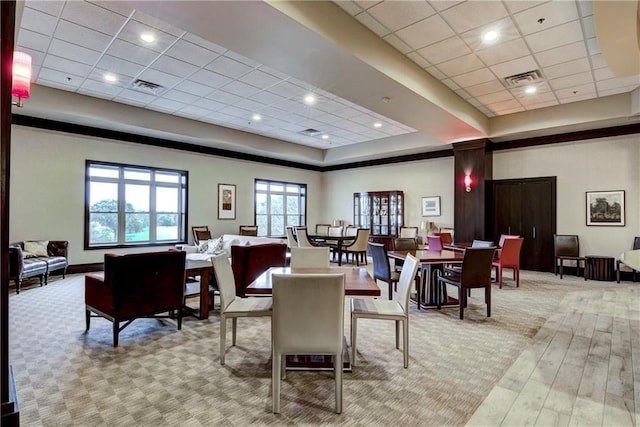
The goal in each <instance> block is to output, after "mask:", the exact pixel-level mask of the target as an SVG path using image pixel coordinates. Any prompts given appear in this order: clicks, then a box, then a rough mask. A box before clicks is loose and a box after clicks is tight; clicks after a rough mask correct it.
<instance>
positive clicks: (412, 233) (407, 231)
mask: <svg viewBox="0 0 640 427" xmlns="http://www.w3.org/2000/svg"><path fill="white" fill-rule="evenodd" d="M400 237H402V238H411V239H415V238H416V237H418V227H400Z"/></svg>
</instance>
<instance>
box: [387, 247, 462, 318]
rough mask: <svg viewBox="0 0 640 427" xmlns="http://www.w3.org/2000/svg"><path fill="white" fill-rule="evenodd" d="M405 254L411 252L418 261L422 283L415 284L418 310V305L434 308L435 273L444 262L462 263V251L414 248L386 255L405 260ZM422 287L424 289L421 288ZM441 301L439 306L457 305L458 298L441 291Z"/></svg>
mask: <svg viewBox="0 0 640 427" xmlns="http://www.w3.org/2000/svg"><path fill="white" fill-rule="evenodd" d="M407 254H411V255H413V256H414V257H416V258H417V259H418V261H419V262H420V266H421V268H420V276H421V278H422V280H421V282H422V285H421V286H420V285H418V286H416V305H417V306H418V310H420V307H422V306H424V307H425V308H436V307H438V301H437V300H436V297H437V295H438V294H439V293H438V292H436V286H438V281H437V279H434V277H433V276H434V275H435V274H436V273H440V274H442V271H443V266H444V264H462V259H463V257H464V251H460V250H455V251H454V250H449V249H443V250H441V251H430V250H428V249H426V250H415V251H389V252H387V256H388V257H389V258H392V259H394V260H395V259H399V260H405V259H406V258H407ZM421 288H424V291H423V290H422V289H421ZM440 294H441V298H442V301H441V302H440V306H452V305H458V300H457V299H455V298H452V297H449V296H448V295H447V293H446V292H441V293H440Z"/></svg>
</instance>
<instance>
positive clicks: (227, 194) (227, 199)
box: [218, 184, 236, 219]
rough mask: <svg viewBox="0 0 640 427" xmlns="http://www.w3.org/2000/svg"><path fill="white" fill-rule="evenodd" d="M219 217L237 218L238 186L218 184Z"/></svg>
mask: <svg viewBox="0 0 640 427" xmlns="http://www.w3.org/2000/svg"><path fill="white" fill-rule="evenodd" d="M218 219H236V186H235V185H234V184H218Z"/></svg>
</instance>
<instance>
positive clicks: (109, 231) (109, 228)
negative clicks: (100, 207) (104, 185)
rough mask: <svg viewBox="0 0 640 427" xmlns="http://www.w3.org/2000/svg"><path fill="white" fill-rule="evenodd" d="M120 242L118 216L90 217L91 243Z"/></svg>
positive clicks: (98, 214) (96, 214)
mask: <svg viewBox="0 0 640 427" xmlns="http://www.w3.org/2000/svg"><path fill="white" fill-rule="evenodd" d="M117 240H118V214H106V213H92V214H91V215H89V243H113V242H116V241H117Z"/></svg>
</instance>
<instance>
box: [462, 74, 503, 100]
mask: <svg viewBox="0 0 640 427" xmlns="http://www.w3.org/2000/svg"><path fill="white" fill-rule="evenodd" d="M504 89H505V87H504V85H503V84H502V82H501V81H500V80H498V79H496V78H495V77H494V78H493V79H492V80H491V81H487V82H485V83H481V84H478V85H475V86H469V87H466V88H465V90H466V91H467V92H469V94H470V95H472V96H476V97H477V96H482V95H486V94H488V93H494V92H499V91H501V90H504Z"/></svg>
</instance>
